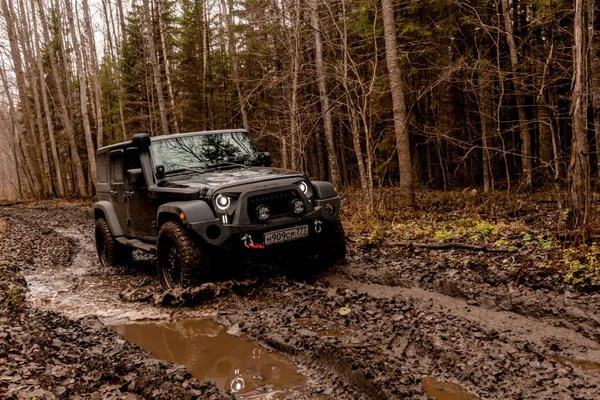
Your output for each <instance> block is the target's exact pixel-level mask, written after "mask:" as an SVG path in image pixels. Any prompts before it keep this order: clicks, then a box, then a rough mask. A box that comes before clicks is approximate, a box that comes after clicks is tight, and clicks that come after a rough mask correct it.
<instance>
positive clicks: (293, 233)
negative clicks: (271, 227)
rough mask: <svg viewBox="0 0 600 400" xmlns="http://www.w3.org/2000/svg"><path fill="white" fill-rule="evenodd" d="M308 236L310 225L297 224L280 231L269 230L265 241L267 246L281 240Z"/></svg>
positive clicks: (285, 240)
mask: <svg viewBox="0 0 600 400" xmlns="http://www.w3.org/2000/svg"><path fill="white" fill-rule="evenodd" d="M306 236H308V225H302V226H295V227H293V228H287V229H280V230H278V231H271V232H267V233H265V235H264V241H263V243H264V244H265V246H268V245H270V244H276V243H281V242H288V241H290V240H296V239H300V238H303V237H306Z"/></svg>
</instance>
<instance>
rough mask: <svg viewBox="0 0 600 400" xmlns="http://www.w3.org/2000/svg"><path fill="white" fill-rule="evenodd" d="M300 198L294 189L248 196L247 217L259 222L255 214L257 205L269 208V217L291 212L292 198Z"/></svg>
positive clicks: (281, 215) (282, 215) (290, 213)
mask: <svg viewBox="0 0 600 400" xmlns="http://www.w3.org/2000/svg"><path fill="white" fill-rule="evenodd" d="M294 199H301V197H300V195H299V194H298V192H297V191H295V190H293V189H292V190H286V191H283V192H273V193H265V194H260V195H257V196H251V197H249V198H248V217H249V218H250V221H252V222H253V223H261V222H264V221H260V220H259V219H258V216H257V215H256V208H257V207H258V206H265V207H268V208H269V218H268V219H273V218H278V217H284V216H287V215H292V214H293V208H292V205H291V202H292V200H294Z"/></svg>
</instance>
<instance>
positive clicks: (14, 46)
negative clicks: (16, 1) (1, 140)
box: [2, 0, 43, 197]
mask: <svg viewBox="0 0 600 400" xmlns="http://www.w3.org/2000/svg"><path fill="white" fill-rule="evenodd" d="M2 13H3V14H4V19H5V21H6V32H7V34H8V41H9V44H10V52H11V56H12V59H13V66H14V72H15V76H16V78H17V91H18V93H19V102H20V105H21V118H22V121H23V122H22V127H23V130H24V131H25V133H26V134H27V136H28V138H30V140H32V142H33V137H34V135H35V134H34V132H33V128H32V121H31V116H30V114H29V107H28V98H27V84H26V82H25V73H24V72H23V62H22V59H21V50H20V49H19V40H18V36H17V33H16V32H15V23H14V15H15V12H14V9H13V3H12V2H10V3H8V4H7V2H6V0H2ZM7 90H8V87H7ZM21 145H22V146H23V147H24V155H25V160H26V162H27V167H28V168H29V170H30V171H29V173H30V174H31V176H32V190H33V191H34V192H35V193H34V195H35V196H36V197H39V196H40V195H42V190H43V189H42V184H41V182H40V180H41V179H40V177H39V175H38V173H39V169H38V168H37V165H36V164H35V163H34V160H33V159H32V158H31V154H30V152H29V149H28V148H27V146H26V144H25V141H21ZM34 153H35V152H34Z"/></svg>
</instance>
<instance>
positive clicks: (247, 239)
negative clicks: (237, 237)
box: [242, 234, 265, 249]
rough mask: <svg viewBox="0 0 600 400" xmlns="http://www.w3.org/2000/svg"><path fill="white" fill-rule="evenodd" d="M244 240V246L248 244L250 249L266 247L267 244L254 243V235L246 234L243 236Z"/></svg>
mask: <svg viewBox="0 0 600 400" xmlns="http://www.w3.org/2000/svg"><path fill="white" fill-rule="evenodd" d="M242 241H243V242H244V246H246V247H247V248H249V249H264V248H265V245H264V244H260V243H254V242H253V241H252V236H250V235H248V234H245V235H244V236H243V237H242Z"/></svg>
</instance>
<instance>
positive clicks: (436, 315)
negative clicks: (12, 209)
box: [19, 210, 600, 399]
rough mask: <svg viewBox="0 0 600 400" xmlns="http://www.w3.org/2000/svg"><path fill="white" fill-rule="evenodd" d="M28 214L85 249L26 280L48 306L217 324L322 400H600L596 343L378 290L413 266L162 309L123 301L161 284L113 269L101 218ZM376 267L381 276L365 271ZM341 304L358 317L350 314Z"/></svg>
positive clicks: (430, 298)
mask: <svg viewBox="0 0 600 400" xmlns="http://www.w3.org/2000/svg"><path fill="white" fill-rule="evenodd" d="M28 213H29V214H34V216H35V214H37V217H38V218H40V219H44V220H45V225H48V226H50V227H51V229H53V230H54V231H55V232H56V233H57V234H59V235H62V236H64V237H66V238H69V240H71V241H72V242H73V243H74V249H73V255H72V257H71V260H70V262H69V263H66V265H56V268H47V269H45V270H43V271H40V270H32V271H29V272H27V273H26V274H25V275H26V278H27V279H28V282H30V288H31V292H32V295H31V296H32V300H33V301H34V302H35V303H36V305H37V306H38V307H40V308H45V309H50V310H53V311H57V312H60V313H62V314H65V315H67V316H69V317H71V318H80V317H84V316H98V317H100V318H103V319H104V320H106V321H115V320H121V319H124V318H125V319H131V320H140V319H164V320H175V319H184V318H190V317H198V316H212V317H214V319H216V320H217V321H218V322H221V323H222V324H224V325H225V326H226V327H227V328H229V329H230V330H231V331H232V332H236V331H237V332H239V333H240V334H241V335H242V336H246V337H249V338H252V339H255V340H257V341H259V342H260V343H263V344H266V345H267V346H269V347H272V348H274V349H276V350H279V351H281V352H283V353H286V354H288V355H290V357H291V358H292V359H293V360H294V361H295V362H296V363H297V364H298V365H299V366H301V367H302V368H303V370H304V371H306V375H307V376H308V377H309V381H310V386H311V388H310V390H311V391H312V394H313V397H314V396H321V397H325V398H327V397H333V398H341V399H344V398H347V399H354V398H364V399H376V398H423V397H424V396H426V394H425V389H424V387H423V385H422V381H423V379H425V378H428V377H431V376H433V377H435V378H437V379H438V380H440V381H449V382H455V383H458V384H460V385H462V386H463V387H464V388H465V389H467V390H468V391H469V392H471V393H473V394H476V395H478V396H480V397H483V398H498V399H504V398H540V399H541V398H560V397H561V396H562V397H566V398H571V397H577V398H582V399H586V398H589V399H592V398H596V397H597V393H599V392H600V370H599V369H596V368H594V367H592V368H587V369H586V368H583V367H581V366H580V365H579V364H578V363H577V362H576V361H574V360H577V359H587V360H590V361H595V360H598V359H600V346H599V345H598V342H597V341H595V340H593V337H592V338H590V336H589V335H587V337H586V335H582V334H581V333H579V332H577V331H576V330H575V329H571V328H570V327H568V326H567V327H556V326H553V324H552V323H551V321H548V320H546V319H545V318H540V319H536V318H531V317H528V316H524V315H517V314H515V313H510V312H506V311H494V310H491V309H489V308H486V307H482V306H479V305H475V304H474V303H473V302H472V301H470V300H469V299H461V298H457V297H460V296H457V297H453V296H447V295H444V294H442V293H438V292H436V291H431V290H425V289H423V288H421V287H420V286H421V285H419V284H418V283H415V282H410V279H409V278H410V277H408V278H407V279H406V280H405V281H404V282H405V286H409V287H402V286H399V285H382V284H378V283H377V276H378V273H379V272H381V274H379V276H381V275H385V274H388V275H389V274H390V273H391V272H393V273H394V274H396V273H397V274H398V276H402V270H401V269H399V270H394V271H391V272H390V270H389V269H388V270H385V269H384V267H381V265H380V264H379V263H377V264H370V265H369V264H365V263H364V261H361V260H358V261H357V260H356V259H354V260H351V261H350V263H349V264H348V265H345V266H337V267H335V268H334V269H333V270H331V271H327V272H324V273H322V274H321V275H320V276H317V277H315V278H316V279H312V278H309V279H302V278H295V279H289V278H286V277H284V276H278V275H277V274H273V272H271V271H269V272H267V271H262V270H261V269H260V268H258V269H257V271H256V272H255V273H256V274H257V275H260V274H261V273H265V274H266V275H267V277H266V278H264V279H262V280H261V281H260V284H259V285H258V286H257V287H256V288H255V289H254V290H253V291H252V292H251V293H249V294H246V295H241V294H239V293H238V294H236V293H233V292H230V293H228V294H226V295H224V296H221V297H218V298H216V299H214V300H212V301H209V302H208V303H207V304H205V305H203V306H201V307H192V308H183V309H170V308H164V307H155V306H153V305H151V304H144V303H131V302H125V301H122V300H120V299H119V294H120V293H121V292H122V291H123V290H124V289H126V288H131V287H143V286H144V285H146V286H148V285H149V287H150V288H151V289H153V288H155V287H157V285H156V280H155V279H154V278H153V277H152V276H150V275H148V274H145V273H143V272H140V271H137V272H124V271H104V270H102V269H101V267H100V264H99V263H98V262H97V260H96V253H95V248H94V245H93V235H92V232H93V229H92V221H91V218H89V217H86V218H83V217H79V218H74V219H72V220H69V219H65V216H66V214H67V213H66V212H62V211H55V212H45V211H36V210H28ZM29 216H30V215H29ZM25 217H26V216H25V215H23V216H21V217H19V218H25ZM393 257H394V256H388V260H390V261H394V262H395V261H396V260H395V259H394V258H393ZM402 261H403V262H406V263H410V260H409V259H408V260H402ZM365 268H369V269H370V271H369V272H373V270H375V273H373V274H370V275H369V274H356V273H354V272H353V271H356V270H360V269H365ZM377 268H380V269H381V271H377V270H376V269H377ZM373 277H375V278H373ZM434 289H435V288H434ZM489 290H490V293H488V294H489V295H493V293H492V292H491V291H493V290H494V288H490V289H489ZM440 291H441V290H440ZM340 307H349V308H350V310H351V311H350V313H349V314H348V315H345V316H343V315H340V313H339V312H338V310H339V308H340ZM492 308H493V307H492ZM590 365H592V366H594V364H590Z"/></svg>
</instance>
